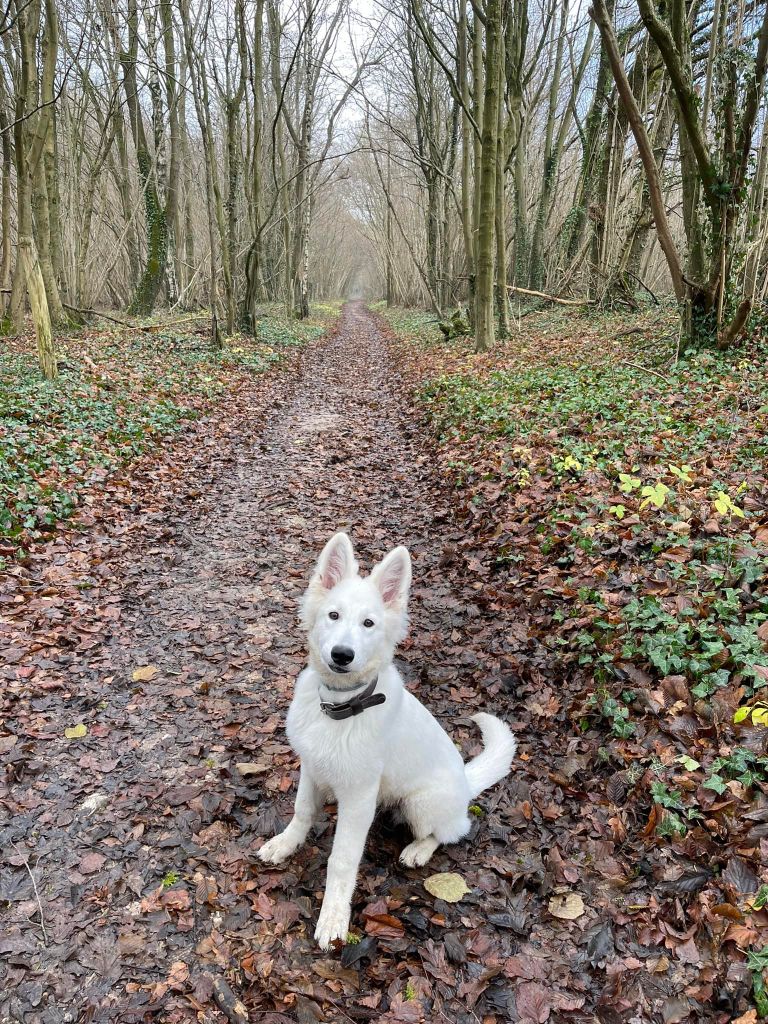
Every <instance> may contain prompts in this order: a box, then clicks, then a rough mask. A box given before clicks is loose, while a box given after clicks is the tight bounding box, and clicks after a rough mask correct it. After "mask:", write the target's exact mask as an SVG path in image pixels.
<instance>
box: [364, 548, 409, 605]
mask: <svg viewBox="0 0 768 1024" xmlns="http://www.w3.org/2000/svg"><path fill="white" fill-rule="evenodd" d="M371 582H372V583H374V584H375V585H376V587H377V588H378V591H379V593H380V594H381V599H382V601H383V602H384V604H385V605H386V607H387V608H393V609H394V610H396V611H405V608H406V605H407V604H408V591H409V590H410V588H411V556H410V555H409V554H408V548H404V547H403V546H402V544H401V545H400V547H397V548H395V549H394V550H393V551H390V552H389V554H388V555H387V556H386V558H383V559H382V560H381V561H380V562H379V564H378V565H377V566H376V568H375V569H374V570H373V572H372V573H371Z"/></svg>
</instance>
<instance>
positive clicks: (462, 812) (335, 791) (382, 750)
mask: <svg viewBox="0 0 768 1024" xmlns="http://www.w3.org/2000/svg"><path fill="white" fill-rule="evenodd" d="M357 568H358V567H357V562H356V561H355V555H354V552H353V550H352V544H351V542H350V540H349V537H348V536H347V535H346V534H345V533H337V534H336V535H335V536H334V537H332V538H331V540H329V541H328V543H327V544H326V546H325V548H324V549H323V553H322V554H321V555H320V558H319V560H318V563H317V567H316V570H315V574H314V576H313V577H312V580H311V582H310V584H309V587H308V589H307V592H306V595H305V597H304V601H303V605H302V624H303V625H304V627H305V628H306V629H307V631H308V633H309V652H310V653H309V667H308V668H306V669H305V670H304V671H303V672H302V673H301V675H300V676H299V678H298V681H297V683H296V692H295V695H294V698H293V702H292V703H291V707H290V710H289V712H288V720H287V725H286V732H287V734H288V739H289V741H290V743H291V746H292V747H293V749H294V750H295V751H296V753H297V754H298V755H299V756H300V758H301V775H300V778H299V787H298V792H297V794H296V805H295V808H294V814H293V818H292V820H291V822H290V824H289V825H288V827H287V828H286V830H285V831H284V832H281V833H280V835H277V836H275V837H274V838H273V839H270V840H269V842H267V843H265V844H264V846H262V847H261V849H260V850H259V851H258V854H259V857H260V858H261V859H262V860H263V861H265V862H266V863H269V864H278V863H280V861H283V860H285V859H286V858H287V857H290V856H291V854H292V853H293V852H294V851H295V850H296V849H297V848H298V847H299V846H300V845H301V844H302V843H303V842H304V840H305V839H306V837H307V833H308V832H309V830H310V828H311V827H312V823H313V821H314V819H315V818H316V816H317V814H318V811H319V810H320V809H321V808H322V805H323V803H324V802H325V800H326V799H327V798H328V796H329V795H332V796H333V798H335V800H336V802H337V804H338V823H337V826H336V835H335V837H334V840H333V850H332V852H331V856H330V860H329V861H328V880H327V884H326V889H325V898H324V900H323V906H322V910H321V911H320V918H319V920H318V923H317V930H316V931H315V939H316V940H317V942H318V943H319V944H320V946H321V947H322V948H323V949H327V948H328V946H330V944H331V943H332V942H333V941H334V940H335V939H341V940H342V941H346V938H347V933H348V929H349V914H350V907H351V902H352V893H353V891H354V888H355V881H356V878H357V869H358V866H359V864H360V858H361V857H362V855H363V847H364V846H365V840H366V836H367V835H368V830H369V828H370V826H371V822H372V821H373V816H374V814H375V812H376V806H377V805H378V804H388V805H392V804H397V805H399V807H400V808H401V811H402V813H403V815H404V817H405V819H406V821H407V822H408V824H409V825H410V827H411V830H412V832H413V835H414V837H415V838H414V842H412V843H411V844H410V845H409V846H406V848H405V849H404V850H403V852H402V854H401V856H400V859H401V861H402V862H403V864H406V865H408V866H409V867H415V866H417V865H421V864H426V862H427V861H428V860H429V858H430V857H431V856H432V854H433V853H434V851H435V849H436V848H437V847H438V845H439V844H440V843H455V842H457V841H458V840H459V839H461V838H462V837H463V836H465V835H466V834H467V832H468V831H469V828H470V821H469V816H468V813H467V808H468V805H469V804H470V803H471V801H472V800H473V799H474V798H475V797H476V796H477V795H478V794H479V793H481V792H482V791H483V790H484V789H487V788H488V787H489V786H492V785H493V784H494V783H495V782H498V781H499V779H502V778H504V776H505V775H506V774H507V773H508V772H509V767H510V764H511V762H512V758H513V757H514V754H515V749H516V743H515V738H514V736H513V735H512V732H511V731H510V729H509V728H508V727H507V726H506V725H505V724H504V723H503V722H501V721H500V720H499V719H498V718H494V717H493V715H487V714H478V715H475V716H474V721H475V722H477V724H478V725H479V726H480V729H481V731H482V734H483V741H484V743H485V749H484V750H483V752H482V753H481V754H479V755H478V756H477V757H476V758H474V759H473V760H472V761H470V762H469V763H468V764H466V765H465V764H464V763H463V761H462V759H461V755H460V754H459V753H458V751H457V749H456V747H455V746H454V745H453V742H452V741H451V740H450V738H449V737H448V734H447V733H446V732H445V731H444V730H443V729H442V727H441V726H440V725H438V723H437V722H436V721H435V719H434V718H433V717H432V715H431V714H430V713H429V711H427V709H426V708H425V707H424V705H423V704H421V703H420V702H419V701H418V700H417V699H416V698H415V697H414V696H413V694H411V693H409V692H408V691H407V690H406V689H404V687H403V680H402V679H401V677H400V675H399V673H398V671H397V669H396V668H395V667H394V665H393V664H392V658H393V655H394V650H395V645H396V644H397V643H398V641H400V640H402V639H403V637H404V636H405V633H406V630H407V602H408V590H409V588H410V584H411V559H410V555H409V554H408V551H407V549H406V548H404V547H397V548H395V549H394V551H390V553H389V554H388V555H387V556H386V558H384V559H383V561H381V562H380V563H379V564H378V565H377V566H376V568H375V569H374V570H373V572H372V573H371V574H370V576H368V577H366V578H365V579H361V578H360V576H359V575H358V571H357Z"/></svg>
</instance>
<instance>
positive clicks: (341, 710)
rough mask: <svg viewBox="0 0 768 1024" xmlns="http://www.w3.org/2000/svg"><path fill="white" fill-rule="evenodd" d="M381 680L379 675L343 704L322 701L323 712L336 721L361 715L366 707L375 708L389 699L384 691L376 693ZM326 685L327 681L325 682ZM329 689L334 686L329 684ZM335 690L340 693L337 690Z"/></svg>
mask: <svg viewBox="0 0 768 1024" xmlns="http://www.w3.org/2000/svg"><path fill="white" fill-rule="evenodd" d="M378 681H379V677H378V676H376V678H375V679H374V680H373V682H372V683H369V684H368V685H367V686H366V688H365V689H364V690H363V692H362V693H358V695H357V696H356V697H350V699H349V700H346V701H344V703H343V704H334V702H333V701H325V700H321V701H320V710H321V711H322V712H323V714H325V715H328V717H329V718H332V719H333V720H334V722H341V721H343V719H345V718H352V717H353V716H355V715H361V714H362V713H363V712H364V711H365V710H366V708H375V707H376V705H377V704H383V703H384V701H385V700H386V699H387V698H386V697H385V696H384V694H383V693H374V692H373V691H374V690H375V689H376V684H377V683H378ZM323 685H324V686H325V683H323ZM327 689H329V690H333V689H334V688H333V687H331V686H329V687H327ZM334 692H336V693H338V691H337V690H334Z"/></svg>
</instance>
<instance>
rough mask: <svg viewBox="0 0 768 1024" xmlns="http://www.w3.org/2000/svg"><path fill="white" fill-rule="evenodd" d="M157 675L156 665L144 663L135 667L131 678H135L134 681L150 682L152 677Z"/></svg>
mask: <svg viewBox="0 0 768 1024" xmlns="http://www.w3.org/2000/svg"><path fill="white" fill-rule="evenodd" d="M156 675H157V666H156V665H142V666H141V667H140V668H135V669H134V670H133V675H132V676H131V679H133V681H134V683H148V682H149V681H150V679H154V678H155V676H156Z"/></svg>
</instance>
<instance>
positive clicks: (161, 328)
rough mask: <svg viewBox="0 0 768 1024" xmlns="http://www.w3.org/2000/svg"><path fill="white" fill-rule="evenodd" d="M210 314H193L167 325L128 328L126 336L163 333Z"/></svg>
mask: <svg viewBox="0 0 768 1024" xmlns="http://www.w3.org/2000/svg"><path fill="white" fill-rule="evenodd" d="M210 315H211V314H210V313H195V315H194V316H185V317H184V318H183V319H182V320H172V321H171V322H170V323H169V324H145V325H143V326H141V327H128V328H126V334H127V333H128V332H130V331H164V330H165V329H166V327H178V326H179V324H188V323H191V322H192V321H193V320H201V319H203V318H204V317H210Z"/></svg>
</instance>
